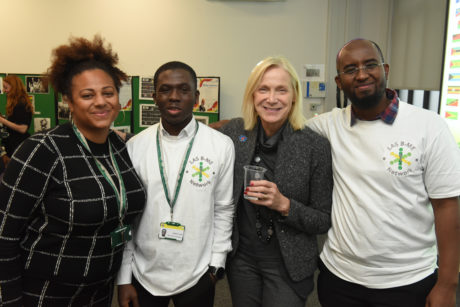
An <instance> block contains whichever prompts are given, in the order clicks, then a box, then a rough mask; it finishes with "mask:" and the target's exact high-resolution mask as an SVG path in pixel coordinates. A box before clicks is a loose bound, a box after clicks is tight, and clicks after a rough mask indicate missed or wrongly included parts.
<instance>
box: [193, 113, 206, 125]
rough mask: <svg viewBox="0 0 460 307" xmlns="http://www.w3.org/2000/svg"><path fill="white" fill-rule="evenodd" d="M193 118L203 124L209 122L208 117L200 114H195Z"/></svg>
mask: <svg viewBox="0 0 460 307" xmlns="http://www.w3.org/2000/svg"><path fill="white" fill-rule="evenodd" d="M195 119H196V120H197V121H199V122H202V123H203V124H205V125H208V124H209V117H207V116H202V115H195Z"/></svg>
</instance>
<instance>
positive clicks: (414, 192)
mask: <svg viewBox="0 0 460 307" xmlns="http://www.w3.org/2000/svg"><path fill="white" fill-rule="evenodd" d="M350 112H351V106H348V107H347V108H345V109H334V110H333V111H331V112H329V113H326V114H322V115H320V116H318V117H316V118H314V119H312V120H310V121H309V123H308V126H309V127H310V128H311V129H313V130H314V131H317V132H318V133H320V134H321V135H323V136H325V137H327V138H328V139H329V141H330V143H331V147H332V162H333V176H334V189H333V205H332V228H331V229H330V230H329V232H328V238H327V241H326V243H325V245H324V248H323V252H322V254H321V259H322V261H323V262H324V264H325V265H326V267H327V268H328V269H329V270H330V271H331V272H332V273H334V274H335V275H337V276H338V277H340V278H342V279H344V280H346V281H349V282H353V283H357V284H361V285H364V286H366V287H369V288H391V287H398V286H402V285H408V284H411V283H414V282H417V281H419V280H421V279H423V278H425V277H426V276H428V275H430V274H431V273H433V271H434V269H435V268H436V257H437V248H436V236H435V231H434V216H433V210H432V206H431V204H430V200H429V198H433V199H440V198H449V197H456V196H458V195H460V150H459V149H458V147H457V145H456V143H455V141H454V138H453V136H452V134H451V133H450V131H449V129H448V127H447V125H446V124H445V122H444V121H443V119H442V118H441V117H439V116H438V115H437V114H435V113H433V112H431V111H427V110H424V109H421V108H418V107H414V106H412V105H408V104H407V103H405V102H401V101H400V102H399V111H398V114H397V116H396V119H395V121H394V123H393V124H392V125H390V124H386V123H385V122H383V121H382V120H374V121H362V120H357V123H356V124H355V125H353V126H352V127H350V118H351V114H350Z"/></svg>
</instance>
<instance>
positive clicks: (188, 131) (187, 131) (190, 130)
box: [160, 117, 198, 139]
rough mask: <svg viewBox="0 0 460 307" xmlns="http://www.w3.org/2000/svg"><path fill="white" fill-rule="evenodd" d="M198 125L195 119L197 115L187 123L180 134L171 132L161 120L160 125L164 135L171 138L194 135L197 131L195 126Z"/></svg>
mask: <svg viewBox="0 0 460 307" xmlns="http://www.w3.org/2000/svg"><path fill="white" fill-rule="evenodd" d="M196 125H198V123H197V122H196V120H195V117H192V120H191V121H190V122H189V123H188V124H187V126H185V127H184V129H182V130H181V132H179V134H178V135H171V134H169V132H168V131H166V129H165V128H164V127H163V124H162V123H161V120H160V127H161V130H160V131H161V133H162V136H164V137H166V138H169V139H181V138H187V137H189V136H192V135H193V134H194V133H195V127H196Z"/></svg>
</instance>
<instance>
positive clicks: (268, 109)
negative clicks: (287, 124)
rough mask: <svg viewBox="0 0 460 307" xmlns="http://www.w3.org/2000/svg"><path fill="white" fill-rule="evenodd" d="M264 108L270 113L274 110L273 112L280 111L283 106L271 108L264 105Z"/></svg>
mask: <svg viewBox="0 0 460 307" xmlns="http://www.w3.org/2000/svg"><path fill="white" fill-rule="evenodd" d="M264 110H265V111H267V112H269V113H270V112H273V113H275V112H278V111H280V110H281V108H270V107H264Z"/></svg>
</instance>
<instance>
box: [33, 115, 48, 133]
mask: <svg viewBox="0 0 460 307" xmlns="http://www.w3.org/2000/svg"><path fill="white" fill-rule="evenodd" d="M49 128H51V118H49V117H35V118H34V131H35V132H40V131H43V130H46V129H49Z"/></svg>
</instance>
